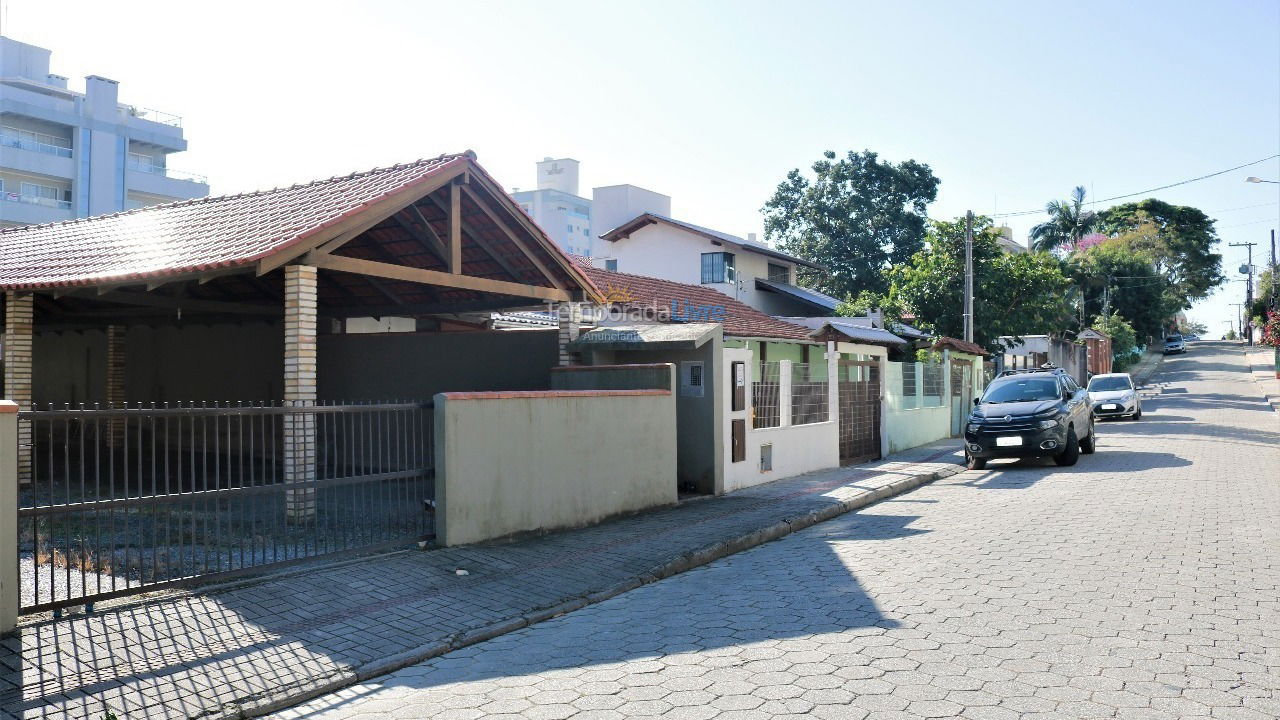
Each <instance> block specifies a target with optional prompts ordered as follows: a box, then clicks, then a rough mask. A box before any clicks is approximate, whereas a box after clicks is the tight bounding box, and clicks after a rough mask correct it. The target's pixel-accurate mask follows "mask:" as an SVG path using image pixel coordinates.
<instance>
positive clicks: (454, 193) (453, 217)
mask: <svg viewBox="0 0 1280 720" xmlns="http://www.w3.org/2000/svg"><path fill="white" fill-rule="evenodd" d="M449 272H450V273H452V274H454V275H461V274H462V186H461V185H459V184H458V183H457V182H453V183H450V184H449Z"/></svg>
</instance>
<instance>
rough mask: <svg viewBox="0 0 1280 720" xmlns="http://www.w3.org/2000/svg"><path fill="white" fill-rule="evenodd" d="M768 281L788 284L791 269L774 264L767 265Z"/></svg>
mask: <svg viewBox="0 0 1280 720" xmlns="http://www.w3.org/2000/svg"><path fill="white" fill-rule="evenodd" d="M769 281H770V282H780V283H790V282H791V268H789V267H787V266H786V265H775V264H774V263H769Z"/></svg>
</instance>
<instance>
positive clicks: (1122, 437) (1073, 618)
mask: <svg viewBox="0 0 1280 720" xmlns="http://www.w3.org/2000/svg"><path fill="white" fill-rule="evenodd" d="M1152 383H1153V394H1152V395H1151V396H1150V397H1148V398H1147V400H1146V401H1145V404H1144V411H1145V414H1144V417H1143V419H1142V420H1141V421H1138V422H1131V421H1121V422H1114V423H1106V424H1100V425H1099V431H1100V432H1099V436H1100V440H1101V442H1100V446H1099V449H1098V452H1097V454H1096V455H1089V456H1083V457H1081V459H1080V462H1079V464H1078V465H1076V466H1075V467H1069V468H1059V467H1057V466H1055V465H1053V464H1052V463H1051V462H1047V461H1046V462H1036V463H1029V464H1017V465H1014V464H1012V463H1008V462H994V463H992V465H991V466H990V468H989V469H988V470H986V471H971V472H964V473H961V474H958V475H954V476H952V477H950V478H947V479H944V480H940V481H938V482H936V483H934V484H932V485H928V486H925V487H923V488H921V489H918V490H916V491H914V492H912V493H909V494H906V495H903V496H900V497H898V498H896V499H892V500H888V501H885V502H883V503H880V504H877V505H873V506H871V507H868V508H865V509H863V510H861V511H859V512H855V513H850V514H848V515H843V516H841V517H839V518H836V519H834V520H831V521H828V522H825V523H821V524H819V525H816V526H814V527H812V528H810V529H808V530H805V531H802V532H799V533H796V534H793V535H790V536H787V537H785V538H783V539H781V540H778V541H775V542H771V543H768V544H766V545H763V546H760V547H758V548H756V549H753V550H750V551H747V552H743V553H740V554H737V555H733V556H730V557H728V558H725V559H722V560H719V561H717V562H715V563H712V564H710V565H707V566H704V567H702V568H699V569H696V570H692V571H690V572H687V573H684V574H682V575H679V576H676V577H673V578H670V579H667V580H664V581H662V582H659V583H655V584H652V585H647V586H643V587H640V588H638V589H636V590H633V591H631V592H629V593H626V594H624V595H621V596H619V597H616V598H613V599H611V600H608V601H606V602H603V603H600V604H597V605H592V606H588V607H586V608H583V609H581V610H578V611H576V612H572V613H569V614H567V615H563V616H561V617H558V618H555V619H553V620H550V621H547V622H544V623H541V624H538V625H535V626H532V627H528V628H525V629H522V630H519V631H516V632H513V633H510V634H507V635H503V636H501V637H498V638H496V639H493V640H490V641H488V642H484V643H481V644H478V645H475V646H472V647H468V648H464V649H461V650H458V651H455V652H452V653H449V654H447V655H444V656H442V657H439V658H436V659H434V660H431V661H428V662H425V663H422V664H419V665H415V666H411V667H408V668H406V669H403V670H401V671H398V672H395V673H393V674H391V675H387V676H384V677H381V678H378V679H376V680H374V681H370V682H366V683H364V684H360V685H355V686H352V687H350V688H348V689H346V690H343V691H341V692H339V693H336V694H333V695H328V696H324V697H321V698H318V699H316V700H314V701H312V702H310V703H308V704H306V705H303V706H300V707H298V708H294V709H292V710H289V711H285V712H284V713H281V714H280V715H279V716H278V717H280V718H296V717H309V718H326V719H329V720H333V719H336V718H370V719H372V718H382V717H394V718H449V719H458V720H466V719H470V718H480V717H510V718H516V717H521V718H533V719H535V720H537V719H545V720H552V719H556V718H570V717H573V718H578V719H579V720H588V719H590V720H595V719H601V720H603V719H608V718H622V717H639V716H661V717H666V718H684V719H688V720H699V719H704V720H705V719H709V718H721V719H722V720H748V719H754V718H767V717H784V716H788V715H807V716H812V717H817V718H875V719H877V720H878V719H881V718H884V719H888V718H938V717H957V716H959V717H967V718H992V719H1003V718H1010V719H1012V718H1091V717H1116V718H1181V717H1222V718H1258V719H1259V720H1263V719H1265V718H1275V717H1280V600H1278V596H1280V559H1278V558H1280V554H1278V553H1277V551H1278V550H1280V521H1277V518H1278V517H1280V419H1278V417H1277V415H1276V414H1275V413H1274V412H1273V411H1272V410H1271V408H1270V407H1269V406H1268V405H1267V404H1266V403H1265V402H1264V401H1263V399H1262V396H1261V394H1260V392H1259V389H1258V387H1257V385H1256V384H1255V383H1254V381H1253V380H1252V378H1251V377H1250V375H1249V373H1248V371H1247V368H1246V366H1245V364H1244V361H1243V357H1242V354H1241V351H1240V349H1239V347H1238V346H1234V345H1228V344H1215V343H1201V344H1197V345H1193V346H1192V347H1191V350H1190V352H1189V353H1188V354H1187V355H1186V356H1180V357H1174V358H1170V359H1167V360H1166V361H1165V362H1164V363H1163V364H1162V366H1161V367H1160V369H1159V370H1158V371H1157V374H1156V375H1155V376H1154V377H1153V378H1152Z"/></svg>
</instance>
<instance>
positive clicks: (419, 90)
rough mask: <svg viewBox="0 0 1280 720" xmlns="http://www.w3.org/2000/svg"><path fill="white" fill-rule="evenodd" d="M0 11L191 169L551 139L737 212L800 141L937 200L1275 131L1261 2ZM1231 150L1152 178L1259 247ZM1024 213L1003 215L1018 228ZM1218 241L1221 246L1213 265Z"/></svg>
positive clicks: (1270, 144) (1169, 164) (733, 227)
mask: <svg viewBox="0 0 1280 720" xmlns="http://www.w3.org/2000/svg"><path fill="white" fill-rule="evenodd" d="M0 21H2V22H3V26H2V27H0V32H2V33H3V34H4V35H6V36H9V37H12V38H15V39H18V40H21V41H24V42H29V43H33V44H36V45H40V46H42V47H47V48H49V49H51V50H53V67H52V70H53V72H55V73H59V74H62V75H67V76H69V77H71V78H72V81H71V87H72V88H73V89H83V80H82V78H83V76H85V75H89V74H96V75H103V76H106V77H110V78H112V79H115V80H118V81H120V83H121V85H120V98H121V101H122V102H126V103H130V104H135V105H139V106H144V107H150V108H156V109H159V110H163V111H166V112H171V113H175V114H178V115H181V116H182V117H183V127H184V128H185V131H186V135H187V138H188V140H189V142H190V149H189V150H188V151H187V152H186V153H183V154H180V155H176V156H174V157H172V158H171V160H170V167H173V168H177V169H183V170H189V171H192V172H198V173H201V174H204V175H206V176H208V178H209V181H210V185H211V190H212V193H213V194H224V193H228V192H239V191H244V190H254V189H261V188H270V187H275V186H280V185H289V184H293V183H295V182H305V181H309V180H312V179H315V178H319V177H327V176H331V175H335V174H345V173H348V172H352V171H357V170H365V169H369V168H372V167H375V166H381V165H389V164H392V163H396V162H405V161H410V160H414V159H417V158H420V157H431V156H435V155H439V154H441V153H446V152H457V151H460V150H463V149H471V150H474V151H475V152H476V153H477V154H478V156H479V160H480V163H481V164H482V165H484V167H485V168H486V169H487V170H488V171H489V172H490V173H491V174H492V175H494V176H495V177H496V178H498V180H499V181H500V182H502V183H503V184H504V185H506V186H507V187H508V189H511V188H517V187H524V188H530V187H533V186H534V185H535V177H534V163H535V162H536V161H537V160H539V159H541V158H543V157H545V156H551V157H572V158H575V159H577V160H579V161H580V162H581V163H582V166H581V173H582V178H581V179H582V192H583V193H584V194H586V195H588V196H589V194H590V190H589V189H590V188H591V187H595V186H600V185H612V184H621V183H631V184H634V185H639V186H641V187H645V188H649V189H652V190H656V191H658V192H662V193H664V194H667V195H670V196H671V197H672V212H673V214H674V215H675V216H676V217H678V218H681V219H684V220H688V221H690V222H694V223H697V224H699V225H705V226H710V227H713V228H716V229H719V230H722V231H724V232H729V233H733V234H735V235H746V234H747V233H751V232H755V233H759V234H760V235H761V236H762V237H763V229H762V227H763V221H762V218H761V215H760V208H761V206H762V205H763V204H764V202H765V200H767V199H768V197H769V196H770V195H771V194H772V191H773V190H774V188H775V187H776V186H777V185H778V183H779V182H781V181H782V179H783V178H784V177H785V175H786V173H787V172H788V171H789V170H791V169H793V168H802V169H807V168H808V167H809V166H810V165H811V164H812V163H813V162H814V161H815V160H817V159H819V157H820V156H821V154H822V152H823V151H825V150H834V151H836V152H837V153H841V154H843V153H844V152H846V151H849V150H863V149H870V150H874V151H876V152H878V153H880V155H881V156H882V158H884V159H887V160H891V161H894V162H898V161H901V160H906V159H914V160H917V161H919V162H923V163H927V164H929V165H930V167H932V168H933V171H934V173H935V174H936V175H937V176H938V177H939V178H940V179H941V181H942V182H941V187H940V190H939V194H938V200H937V202H935V203H934V204H933V205H931V206H930V209H929V212H930V215H931V216H933V217H938V218H951V217H955V216H959V215H962V214H963V213H964V212H965V211H966V210H970V209H972V210H973V211H974V212H976V213H980V214H992V213H1008V212H1018V211H1024V210H1036V209H1039V208H1042V207H1043V206H1044V204H1045V203H1046V202H1047V201H1049V200H1051V199H1054V198H1065V197H1066V196H1067V195H1068V193H1069V192H1070V190H1071V188H1072V187H1074V186H1076V185H1083V186H1084V187H1085V188H1086V189H1087V190H1088V192H1089V197H1091V198H1098V199H1101V198H1107V197H1112V196H1116V195H1123V194H1128V193H1132V192H1137V191H1140V190H1146V189H1148V188H1155V187H1159V186H1163V185H1168V184H1170V183H1174V182H1178V181H1181V180H1185V179H1188V178H1193V177H1198V176H1202V175H1206V174H1210V173H1214V172H1217V171H1220V170H1225V169H1227V168H1232V167H1235V166H1239V165H1243V164H1245V163H1249V162H1252V161H1255V160H1258V159H1261V158H1266V157H1269V156H1272V155H1276V154H1280V0H1225V1H1222V2H1184V1H1181V0H1172V1H1163V2H1155V1H1148V2H1125V3H1114V2H1092V1H1083V2H1072V3H1050V2H1035V1H1033V2H1027V1H1022V2H983V1H981V0H978V1H975V2H971V3H952V2H943V1H942V0H937V1H935V2H925V1H914V2H913V1H910V0H908V1H895V2H888V1H887V0H886V1H884V2H850V1H844V2H820V1H817V0H792V1H791V2H772V1H770V2H757V1H755V0H732V1H731V0H702V1H698V0H692V1H691V0H682V1H678V2H668V1H662V0H644V2H622V1H620V0H614V1H611V2H574V1H570V0H557V1H550V0H548V1H540V2H532V1H529V2H498V1H497V0H467V1H466V2H458V1H457V0H448V1H447V2H436V1H434V0H432V1H418V2H395V1H391V0H364V2H360V3H354V2H342V3H339V2H325V1H318V2H317V1H314V0H313V1H311V2H291V1H280V0H271V1H269V2H263V1H261V0H259V1H258V2H241V1H240V0H223V1H222V2H217V3H209V2H202V3H174V2H171V1H167V2H152V1H151V0H131V1H129V2H121V3H104V2H101V1H100V0H96V1H94V2H82V1H80V0H60V1H59V2H50V1H49V0H3V9H0ZM1250 175H1254V176H1258V177H1262V178H1266V179H1269V180H1280V159H1272V160H1268V161H1266V162H1263V163H1259V164H1257V165H1253V166H1250V167H1248V168H1244V169H1241V170H1238V171H1233V172H1230V173H1226V174H1223V175H1220V176H1218V177H1215V178H1212V179H1209V180H1205V181H1202V182H1196V183H1190V184H1187V185H1183V186H1180V187H1177V188H1173V189H1169V190H1164V191H1160V192H1156V193H1151V196H1154V197H1158V198H1160V199H1162V200H1165V201H1167V202H1171V203H1177V204H1183V205H1192V206H1195V207H1199V208H1201V209H1202V210H1204V211H1206V212H1207V213H1209V214H1210V215H1211V216H1212V217H1214V218H1215V219H1216V220H1217V221H1218V222H1217V228H1218V231H1219V235H1220V236H1221V238H1222V239H1223V241H1224V244H1225V243H1233V242H1237V243H1238V242H1248V241H1253V242H1258V243H1260V244H1259V246H1258V247H1256V248H1254V251H1255V256H1254V262H1255V264H1257V265H1263V264H1265V262H1266V257H1265V253H1266V252H1267V251H1268V244H1269V233H1270V231H1271V230H1272V229H1274V228H1276V226H1277V224H1278V223H1280V185H1271V184H1251V183H1246V182H1245V180H1244V179H1245V178H1246V177H1248V176H1250ZM1094 207H1095V209H1096V208H1100V207H1105V205H1099V206H1094ZM1043 219H1044V218H1043V216H1042V215H1024V216H1017V217H1012V218H1009V219H1008V221H1007V222H1008V223H1009V224H1010V225H1011V226H1012V227H1013V229H1014V232H1015V237H1017V238H1018V239H1020V240H1025V237H1026V232H1027V230H1028V229H1029V228H1030V227H1031V226H1032V225H1033V224H1035V223H1037V222H1040V221H1041V220H1043ZM1245 252H1246V251H1245V248H1232V247H1224V248H1223V255H1224V256H1225V257H1224V267H1225V269H1226V270H1227V274H1228V276H1229V277H1232V278H1241V277H1243V276H1241V275H1240V274H1239V272H1238V266H1239V265H1240V264H1241V263H1243V262H1244V257H1245ZM1243 297H1244V283H1243V282H1234V281H1233V282H1229V283H1227V284H1226V285H1225V286H1224V287H1223V288H1222V289H1221V290H1220V291H1218V293H1216V294H1215V295H1214V296H1213V297H1212V298H1210V299H1208V300H1206V301H1203V302H1201V303H1199V304H1198V305H1197V306H1196V307H1195V308H1193V310H1192V311H1191V312H1190V313H1189V314H1190V316H1191V317H1192V319H1195V320H1199V321H1201V322H1204V323H1205V324H1206V325H1208V326H1209V328H1210V332H1211V334H1213V335H1214V336H1216V335H1217V334H1219V333H1221V332H1222V331H1224V330H1225V329H1226V327H1227V325H1226V321H1227V320H1228V319H1230V318H1234V317H1235V314H1236V310H1235V308H1234V307H1231V305H1230V303H1233V302H1242V301H1243Z"/></svg>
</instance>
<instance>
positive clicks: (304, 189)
mask: <svg viewBox="0 0 1280 720" xmlns="http://www.w3.org/2000/svg"><path fill="white" fill-rule="evenodd" d="M464 173H465V177H466V179H467V180H469V181H471V183H470V186H469V187H468V188H465V189H466V190H467V194H466V195H464V198H463V202H462V206H461V212H462V214H463V217H464V220H463V222H465V223H467V225H465V226H464V233H467V236H466V237H467V239H466V240H465V242H468V243H473V244H475V243H479V244H480V245H479V246H477V247H466V248H464V250H465V252H464V253H463V258H462V266H463V267H462V270H461V272H462V273H463V274H465V275H468V276H472V277H477V278H485V279H488V280H493V281H499V282H500V283H503V284H505V285H513V284H524V285H526V286H543V285H545V284H546V283H551V284H553V285H557V286H560V287H569V288H575V289H581V290H583V291H584V292H585V294H586V295H587V296H592V295H594V288H592V287H591V284H590V281H589V280H587V279H586V278H585V277H584V276H583V275H582V274H581V272H580V271H579V269H578V267H577V265H576V264H575V263H574V262H573V261H572V260H571V259H570V258H569V256H568V255H566V254H565V253H564V252H563V251H562V250H560V248H559V247H557V246H556V245H555V243H554V242H552V241H551V240H550V239H549V238H547V237H546V235H545V233H543V232H542V231H541V230H540V229H538V228H537V227H536V225H533V224H532V223H531V222H530V223H529V224H528V225H527V226H521V225H520V223H521V222H523V221H524V220H525V216H524V215H523V213H520V212H519V209H518V208H517V207H516V206H515V205H514V204H513V203H512V201H511V200H510V198H509V196H507V195H506V193H505V192H502V190H501V186H500V185H498V184H497V182H496V181H494V180H493V178H492V177H490V176H489V175H488V173H486V172H485V171H484V169H483V168H481V167H480V166H479V165H478V164H477V163H476V162H475V154H474V153H472V152H470V151H468V152H463V153H456V154H451V155H441V156H439V157H435V158H429V159H424V160H418V161H416V162H411V163H406V164H402V165H394V166H392V167H387V168H377V169H374V170H369V171H367V172H361V173H352V174H350V175H345V176H340V177H332V178H328V179H325V180H317V181H315V182H311V183H307V184H303V185H293V186H291V187H287V188H276V189H273V190H265V191H259V192H252V193H243V194H239V195H227V196H221V197H208V198H200V199H196V200H186V201H181V202H175V203H169V204H165V205H156V206H152V207H147V208H142V209H138V210H130V211H128V212H122V213H115V214H111V215H100V216H96V217H91V218H83V219H77V220H68V221H64V222H59V223H50V224H45V225H33V226H26V227H18V228H11V229H5V230H3V231H0V289H3V290H40V289H58V288H74V287H84V286H98V287H99V288H101V287H103V286H107V287H111V286H121V285H129V284H140V283H143V282H156V283H157V284H158V283H159V282H162V281H163V282H167V281H169V280H171V279H177V278H181V277H191V276H208V275H218V274H225V273H229V272H231V273H239V272H246V273H248V272H253V271H255V270H257V271H259V272H264V271H265V270H266V269H270V268H272V267H277V266H279V265H282V264H285V263H286V262H290V261H292V260H294V259H296V258H298V257H300V256H301V255H302V254H303V253H306V252H308V251H309V250H312V249H314V248H316V247H317V246H318V245H320V244H321V243H330V241H333V243H332V244H334V245H338V244H339V243H342V242H345V243H346V244H345V245H341V247H340V249H339V250H338V251H337V252H339V253H341V254H342V256H343V257H345V258H351V259H353V260H364V259H367V260H386V259H388V258H390V257H392V256H394V257H395V258H397V259H400V260H402V261H403V260H405V259H406V258H407V257H408V256H410V255H411V254H412V255H413V257H414V261H413V262H408V263H406V264H407V265H408V266H409V267H410V268H411V269H434V268H433V266H432V262H433V261H432V260H431V258H430V257H429V253H425V251H424V250H423V249H422V246H423V243H422V242H421V241H420V240H419V239H415V233H416V235H417V236H418V237H419V238H420V237H421V236H424V235H426V234H428V232H430V233H434V234H436V235H439V231H438V230H436V229H435V228H431V227H426V228H424V227H423V224H424V223H425V224H427V225H430V223H432V222H435V223H437V224H438V223H440V222H441V220H440V218H445V223H446V224H444V225H439V227H442V228H446V231H445V235H446V236H447V217H446V216H445V214H444V213H443V212H442V211H432V210H431V209H430V207H427V206H428V205H430V203H429V202H427V200H430V198H429V197H427V196H429V195H430V194H431V193H433V192H435V191H436V190H438V189H441V188H445V187H446V186H447V185H448V183H449V182H451V181H452V180H453V179H454V178H457V177H459V176H462V175H463V174H464ZM481 195H483V196H484V197H486V198H489V200H488V201H487V202H488V204H489V206H492V207H488V206H485V207H481V206H480V205H478V203H479V202H480V201H479V200H478V199H477V198H479V197H480V196H481ZM419 201H422V202H423V207H419V208H417V209H416V210H414V208H411V207H410V206H413V205H414V203H416V202H419ZM503 203H506V204H510V205H511V207H510V208H503V207H502V204H503ZM486 208H487V209H486ZM493 208H497V210H493ZM512 208H514V210H513V209H512ZM402 210H404V211H406V212H408V211H409V210H414V211H415V212H416V213H417V214H416V215H414V219H412V220H410V221H404V220H403V219H400V220H397V219H396V217H394V216H395V215H396V214H397V213H399V212H400V211H402ZM481 210H485V212H489V211H491V210H492V211H493V212H499V211H504V212H505V211H510V218H509V219H507V220H504V221H503V222H505V223H507V224H508V225H509V226H510V227H516V228H517V229H518V230H520V232H521V235H520V243H519V247H517V245H515V244H511V246H510V247H509V248H507V247H501V248H499V249H500V250H502V251H504V252H497V253H495V252H494V251H493V248H495V247H498V246H501V245H503V244H504V243H508V240H507V237H506V235H504V234H503V233H501V232H499V230H500V228H499V227H498V226H496V225H494V224H493V223H494V221H492V220H490V219H488V218H486V217H485V216H484V213H483V212H480V211H481ZM517 216H518V217H517ZM429 218H435V219H434V220H431V219H429ZM406 222H407V224H406ZM410 226H412V227H410ZM521 228H523V229H521ZM344 238H345V240H344ZM510 243H514V240H511V241H510ZM510 243H508V244H510ZM375 246H376V247H375ZM482 247H483V248H484V249H483V250H482V249H481V248H482ZM516 249H519V250H520V252H521V253H522V254H516V253H513V252H511V251H513V250H516ZM544 270H545V272H544ZM415 284H417V283H404V282H402V283H400V286H405V285H409V286H412V285H415ZM496 284H497V283H490V285H491V286H495V285H496ZM418 287H419V288H421V287H423V286H422V285H420V284H418ZM480 294H483V293H481V292H472V291H466V290H450V291H448V292H447V293H443V294H440V297H442V298H452V299H456V300H465V299H468V298H473V297H476V296H477V295H480Z"/></svg>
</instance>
